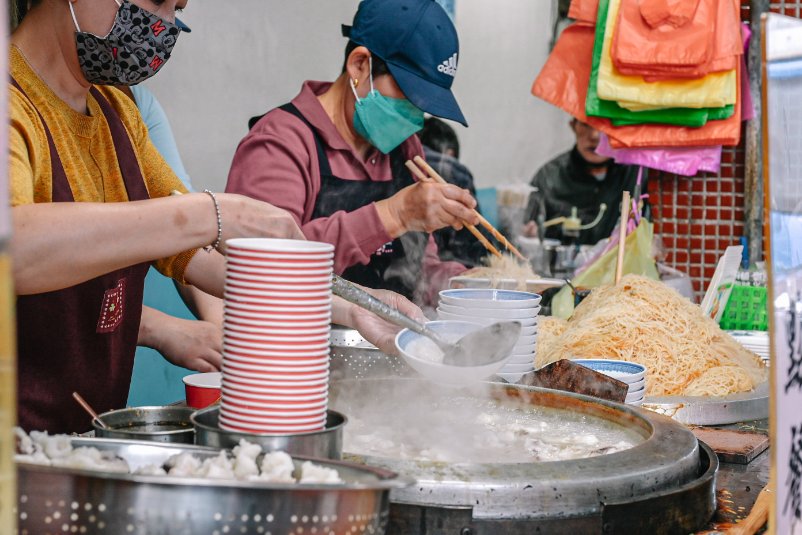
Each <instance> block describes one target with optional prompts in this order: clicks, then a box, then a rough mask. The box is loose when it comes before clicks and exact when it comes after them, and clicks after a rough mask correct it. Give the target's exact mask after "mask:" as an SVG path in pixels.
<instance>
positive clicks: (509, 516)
mask: <svg viewBox="0 0 802 535" xmlns="http://www.w3.org/2000/svg"><path fill="white" fill-rule="evenodd" d="M405 382H406V383H409V384H410V385H414V383H421V381H414V380H410V379H361V380H359V381H353V380H351V381H338V382H336V383H333V384H332V396H333V401H332V406H334V407H337V408H338V409H340V410H348V411H349V413H350V414H352V415H353V417H354V418H356V419H361V420H363V421H364V420H365V419H366V418H365V414H361V413H360V409H359V408H360V407H366V410H367V408H368V407H369V408H371V409H375V410H381V409H382V407H384V406H385V405H386V406H389V407H390V408H388V409H387V412H388V414H387V418H388V419H393V414H392V413H393V411H394V410H395V409H393V408H392V407H400V406H402V404H401V402H399V401H398V398H404V399H405V400H406V401H405V402H404V403H403V405H407V406H409V405H410V404H414V403H415V402H416V400H415V399H410V397H409V394H408V392H409V391H410V390H416V389H409V388H406V387H405V386H404V384H403V383H405ZM431 388H432V391H433V396H439V395H442V396H443V399H445V400H447V399H449V396H451V395H453V394H452V392H453V391H450V390H445V389H443V390H442V392H440V393H438V392H439V389H438V387H437V386H436V385H433V386H432V387H431ZM488 388H489V389H490V393H491V394H492V398H493V399H495V400H497V401H499V402H501V403H504V402H505V400H509V401H510V402H511V403H525V404H527V405H531V407H532V408H533V409H537V410H543V409H546V410H549V409H558V410H568V411H571V412H574V413H576V414H577V415H578V416H581V417H582V418H588V419H601V420H605V421H608V422H611V423H614V424H617V425H620V426H624V427H626V428H628V429H630V430H632V431H633V432H635V433H637V434H639V435H640V436H641V437H642V438H643V441H642V442H641V443H640V444H638V445H636V446H634V447H632V448H630V449H627V450H624V451H620V452H617V453H613V454H609V455H599V456H596V457H589V458H583V459H576V460H563V461H550V462H530V463H505V462H503V459H498V458H496V459H487V460H486V461H483V462H471V463H468V462H462V463H449V462H441V461H423V460H405V459H400V458H391V457H378V456H369V455H359V454H353V453H352V452H349V451H346V452H345V457H346V458H347V459H350V460H354V461H357V462H364V463H366V464H368V465H371V466H380V467H382V468H385V469H389V470H393V471H396V472H398V473H400V474H403V475H406V476H409V477H412V478H413V479H415V480H417V484H416V485H414V486H412V487H409V488H406V489H399V490H398V491H394V492H393V495H392V501H393V502H394V503H397V504H405V505H410V506H411V505H414V506H416V507H423V508H426V509H427V510H428V511H429V512H430V514H441V513H442V514H444V512H446V511H454V510H457V509H467V510H469V511H470V515H469V519H472V521H488V520H491V519H492V520H494V521H500V522H501V521H504V522H513V521H515V522H517V521H520V520H522V519H528V520H530V521H535V520H537V521H538V522H540V521H544V522H545V521H549V522H551V521H558V520H559V519H563V520H564V519H565V518H566V517H570V516H574V517H591V516H592V517H596V516H598V515H599V514H600V511H601V508H602V505H603V504H605V503H621V502H627V501H629V500H633V499H634V498H635V497H638V496H645V495H654V494H655V493H660V492H666V491H669V490H673V489H676V488H679V487H681V486H683V485H686V484H688V483H690V482H691V481H693V480H694V479H695V478H697V477H698V475H699V468H700V462H701V461H700V453H699V448H700V446H699V443H698V441H697V440H696V438H695V437H694V435H693V433H691V432H690V431H689V430H688V429H687V428H685V427H684V426H682V425H681V424H678V423H677V422H674V421H673V420H670V419H669V418H666V417H664V416H660V415H657V414H654V413H651V412H649V411H644V410H638V409H634V408H632V407H631V406H628V405H621V404H617V403H612V402H607V401H603V400H599V399H596V398H591V397H588V396H582V395H578V394H572V393H568V392H560V391H556V390H548V389H542V388H533V387H522V386H512V385H500V384H495V385H490V386H489V387H488ZM393 393H395V394H396V395H395V396H393V395H392V394H393ZM465 395H468V394H465ZM418 399H420V400H422V401H421V403H422V404H425V405H427V406H432V404H431V401H430V400H429V399H428V397H426V396H419V398H418ZM438 405H440V406H447V405H448V402H447V401H446V402H444V403H442V404H438ZM408 409H411V410H418V407H417V406H414V405H413V406H412V407H408ZM421 433H423V431H421ZM422 436H425V435H422ZM714 500H715V497H714V496H713V502H712V504H713V505H712V506H714V505H715V501H714ZM706 505H709V504H706ZM435 510H437V511H438V512H435ZM704 510H705V511H706V510H707V509H704ZM706 519H707V518H704V519H703V520H706ZM415 532H416V531H407V532H405V533H415ZM547 532H551V531H547ZM580 532H581V531H580ZM438 533H439V532H438Z"/></svg>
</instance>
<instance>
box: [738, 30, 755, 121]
mask: <svg viewBox="0 0 802 535" xmlns="http://www.w3.org/2000/svg"><path fill="white" fill-rule="evenodd" d="M741 28H742V31H743V39H744V55H743V56H741V72H742V73H743V76H741V97H742V98H741V120H742V121H748V120H750V119H754V118H755V104H754V102H752V88H751V87H750V86H749V72H748V71H747V69H746V54H747V53H748V52H749V39H750V38H751V37H752V32H751V30H749V25H748V24H747V23H745V22H744V23H743V24H742V25H741Z"/></svg>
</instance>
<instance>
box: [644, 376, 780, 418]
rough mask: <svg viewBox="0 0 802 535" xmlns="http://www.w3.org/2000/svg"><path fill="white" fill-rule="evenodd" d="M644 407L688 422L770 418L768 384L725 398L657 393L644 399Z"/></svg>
mask: <svg viewBox="0 0 802 535" xmlns="http://www.w3.org/2000/svg"><path fill="white" fill-rule="evenodd" d="M643 408H644V409H649V410H652V411H654V412H657V413H659V414H664V415H666V416H669V417H671V418H673V419H675V420H676V421H678V422H682V423H684V424H689V425H724V424H734V423H737V422H745V421H748V420H760V419H762V418H768V417H769V383H768V381H765V382H763V383H761V384H759V385H758V386H757V388H755V389H754V390H752V391H751V392H742V393H739V394H731V395H729V396H724V397H703V396H656V397H647V398H645V399H644V400H643Z"/></svg>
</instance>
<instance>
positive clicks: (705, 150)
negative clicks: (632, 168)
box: [596, 133, 721, 176]
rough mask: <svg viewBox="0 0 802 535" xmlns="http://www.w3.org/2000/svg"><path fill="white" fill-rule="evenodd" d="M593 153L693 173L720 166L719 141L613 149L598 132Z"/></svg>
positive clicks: (649, 166) (651, 166) (637, 163)
mask: <svg viewBox="0 0 802 535" xmlns="http://www.w3.org/2000/svg"><path fill="white" fill-rule="evenodd" d="M596 154H599V155H600V156H605V157H607V158H612V159H613V160H615V162H616V163H619V164H621V165H642V166H643V167H648V168H650V169H657V170H658V171H665V172H667V173H675V174H677V175H682V176H696V175H697V174H698V173H699V171H707V172H710V173H718V172H719V170H720V169H721V145H718V146H715V147H679V148H672V147H664V148H655V149H613V148H612V147H610V142H609V141H608V139H607V135H606V134H604V133H602V134H601V136H600V138H599V144H598V145H597V146H596Z"/></svg>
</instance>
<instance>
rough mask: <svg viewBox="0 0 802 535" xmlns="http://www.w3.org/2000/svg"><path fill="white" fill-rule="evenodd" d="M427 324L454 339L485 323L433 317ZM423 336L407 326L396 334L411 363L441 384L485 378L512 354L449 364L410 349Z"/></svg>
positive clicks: (397, 344) (399, 345) (460, 382)
mask: <svg viewBox="0 0 802 535" xmlns="http://www.w3.org/2000/svg"><path fill="white" fill-rule="evenodd" d="M426 325H427V326H428V327H429V328H431V329H432V330H434V331H435V332H437V333H439V334H442V335H444V336H446V337H447V338H448V339H453V340H454V341H456V340H458V339H460V338H461V337H463V336H465V335H466V334H468V333H471V332H473V331H476V330H478V329H481V325H477V324H476V323H469V322H464V321H430V322H428V323H427V324H426ZM421 336H422V335H419V334H417V333H414V332H412V331H410V330H409V329H404V330H403V331H401V332H400V333H398V335H397V336H396V338H395V345H396V347H397V348H398V351H399V353H400V354H401V356H402V357H403V359H404V361H406V363H407V364H409V365H410V366H411V367H412V368H414V369H415V370H416V371H417V372H418V373H420V374H421V375H423V376H424V377H426V378H427V379H429V380H430V381H434V382H436V383H439V384H444V385H453V386H459V385H466V384H471V383H476V382H480V381H483V380H485V379H487V378H488V377H490V376H492V375H493V374H495V373H496V372H497V371H498V370H500V369H501V367H502V366H504V364H505V363H506V362H507V360H508V359H509V358H510V356H511V354H510V355H508V356H507V357H506V358H504V359H501V360H499V361H496V362H493V363H491V364H485V365H482V366H449V365H446V364H443V363H442V362H434V361H431V360H427V359H426V358H424V357H422V356H420V355H414V354H412V353H410V352H409V351H408V350H409V348H410V344H411V343H413V342H414V341H415V340H418V339H420V338H421Z"/></svg>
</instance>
